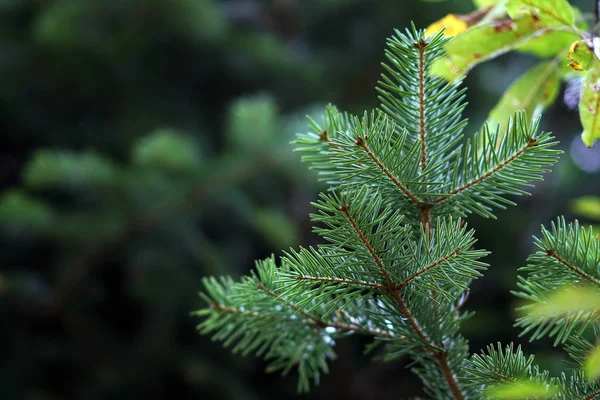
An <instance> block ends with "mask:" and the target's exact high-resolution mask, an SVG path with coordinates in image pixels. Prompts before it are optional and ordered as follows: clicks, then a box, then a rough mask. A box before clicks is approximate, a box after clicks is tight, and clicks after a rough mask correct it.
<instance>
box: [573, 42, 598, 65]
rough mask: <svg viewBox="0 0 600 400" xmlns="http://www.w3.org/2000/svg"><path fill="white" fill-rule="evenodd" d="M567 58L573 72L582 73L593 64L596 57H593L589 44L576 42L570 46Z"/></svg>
mask: <svg viewBox="0 0 600 400" xmlns="http://www.w3.org/2000/svg"><path fill="white" fill-rule="evenodd" d="M568 58H569V60H571V61H572V62H571V63H570V64H569V67H571V68H573V69H574V70H575V71H584V70H587V69H589V68H590V67H591V66H592V65H593V64H594V60H595V58H596V56H595V55H594V51H593V48H592V44H591V43H588V42H586V41H585V40H577V41H576V42H573V44H571V47H570V48H569V55H568Z"/></svg>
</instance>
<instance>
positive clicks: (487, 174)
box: [433, 138, 536, 204]
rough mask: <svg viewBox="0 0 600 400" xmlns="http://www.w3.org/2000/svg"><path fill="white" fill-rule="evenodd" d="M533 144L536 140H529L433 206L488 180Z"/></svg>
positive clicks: (439, 199) (440, 198)
mask: <svg viewBox="0 0 600 400" xmlns="http://www.w3.org/2000/svg"><path fill="white" fill-rule="evenodd" d="M535 144H536V139H535V138H530V139H529V140H528V141H527V143H526V144H525V145H524V146H523V147H522V148H520V149H518V150H517V151H516V152H515V153H514V154H512V155H511V156H510V157H508V158H507V159H505V160H503V161H501V162H500V163H498V164H497V165H495V166H493V167H492V168H491V169H490V170H488V171H486V172H485V173H484V174H482V175H479V176H477V177H475V178H473V179H471V180H470V181H468V182H466V183H464V184H463V185H462V186H460V187H457V188H456V189H453V190H451V191H450V193H448V194H447V195H445V196H441V197H438V198H437V199H435V200H433V202H434V203H435V204H441V203H443V202H445V201H447V200H449V199H450V198H451V197H453V196H456V195H457V194H459V193H461V192H463V191H465V190H468V189H470V188H472V187H473V186H475V185H477V184H480V183H482V182H483V181H485V180H486V179H488V178H490V177H491V176H492V175H494V174H496V173H498V172H500V171H501V170H502V169H503V168H505V167H507V166H508V165H510V164H511V163H512V162H514V161H515V160H517V159H518V158H519V157H520V156H522V155H523V154H524V153H525V151H527V150H528V149H530V148H532V147H533V146H535Z"/></svg>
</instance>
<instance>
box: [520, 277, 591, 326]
mask: <svg viewBox="0 0 600 400" xmlns="http://www.w3.org/2000/svg"><path fill="white" fill-rule="evenodd" d="M598 311H600V291H599V290H598V289H597V288H596V287H593V286H589V285H579V286H574V287H570V286H569V287H565V288H562V289H558V290H556V291H554V292H553V293H551V294H550V295H549V296H548V297H547V298H546V299H545V301H544V302H540V303H535V304H532V305H530V306H528V307H527V313H528V314H530V315H533V316H537V317H540V318H542V317H543V318H558V317H563V316H565V315H569V316H576V315H578V314H589V313H597V312H598Z"/></svg>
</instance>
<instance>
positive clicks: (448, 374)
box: [340, 205, 464, 400]
mask: <svg viewBox="0 0 600 400" xmlns="http://www.w3.org/2000/svg"><path fill="white" fill-rule="evenodd" d="M349 208H350V206H349V205H343V206H342V207H340V211H342V212H343V213H344V215H345V216H346V218H347V219H348V221H349V222H350V224H351V225H352V227H353V228H354V230H355V232H356V234H357V235H358V236H359V238H360V240H361V241H362V242H363V244H364V246H365V247H366V248H367V250H368V252H369V253H370V254H371V256H372V257H373V260H374V261H375V263H376V264H377V266H378V267H379V270H380V271H381V274H382V275H383V277H384V279H385V280H386V282H387V283H388V287H393V286H394V282H393V280H392V278H391V277H390V275H389V274H388V271H387V268H386V267H385V265H383V263H382V261H381V258H380V257H379V256H378V255H377V253H376V252H375V250H374V248H373V246H372V245H371V243H370V242H369V240H368V239H367V237H366V236H365V234H364V233H363V232H362V231H361V229H360V227H359V226H358V225H357V224H356V221H355V220H354V218H353V217H352V215H350V213H349V212H348V210H349ZM391 295H392V297H393V298H394V300H395V301H396V304H397V305H398V309H399V310H400V312H401V313H402V314H403V315H404V317H405V318H406V320H407V321H408V324H409V325H410V326H411V328H412V329H413V330H414V332H415V333H416V334H417V336H418V337H419V338H420V339H421V341H422V342H423V344H425V346H426V347H427V348H428V351H430V352H431V353H432V355H433V357H434V358H435V360H436V361H437V363H438V365H439V367H440V370H441V372H442V375H443V376H444V379H445V380H446V382H447V383H448V387H449V388H450V391H451V392H452V395H453V396H454V398H455V399H456V400H464V395H463V394H462V392H461V390H460V388H459V386H458V380H457V378H456V375H455V374H454V372H453V371H452V369H451V367H450V364H449V363H448V360H447V356H446V352H445V351H441V350H433V348H440V346H436V345H435V344H433V343H432V342H431V341H430V339H429V338H428V337H427V335H426V334H425V332H423V330H422V329H421V327H420V326H419V324H418V323H417V320H416V319H415V317H414V316H413V315H412V313H411V312H410V310H409V309H408V307H407V306H406V304H405V303H404V300H403V299H402V297H401V296H400V293H399V292H398V291H395V290H394V291H392V292H391Z"/></svg>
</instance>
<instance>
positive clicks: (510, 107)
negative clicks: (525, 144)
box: [488, 62, 560, 132]
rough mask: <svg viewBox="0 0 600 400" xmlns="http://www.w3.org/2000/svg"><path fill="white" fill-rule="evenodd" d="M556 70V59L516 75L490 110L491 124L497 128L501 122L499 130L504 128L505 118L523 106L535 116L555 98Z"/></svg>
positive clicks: (557, 83)
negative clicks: (517, 76)
mask: <svg viewBox="0 0 600 400" xmlns="http://www.w3.org/2000/svg"><path fill="white" fill-rule="evenodd" d="M557 72H558V64H557V63H555V62H543V63H540V64H538V65H536V66H535V67H533V68H532V69H530V70H529V71H527V72H526V73H525V74H524V75H522V76H521V77H519V78H518V79H517V80H516V81H515V82H513V83H512V85H510V87H509V88H508V89H507V90H506V91H505V92H504V95H503V96H502V98H501V99H500V102H499V103H498V104H497V105H496V106H495V107H494V109H493V110H492V111H491V112H490V115H489V117H488V124H489V125H490V127H491V128H492V129H496V126H498V125H500V131H501V132H503V131H505V130H506V124H507V122H508V118H509V117H510V116H512V115H513V114H514V113H515V112H516V111H518V110H525V111H526V113H527V116H528V118H529V119H530V120H531V119H535V118H536V116H537V115H538V114H539V113H540V112H541V111H542V110H543V109H545V108H546V107H548V106H549V105H550V104H552V102H554V100H555V99H556V96H557V94H558V91H559V88H560V79H559V76H558V73H557Z"/></svg>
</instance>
